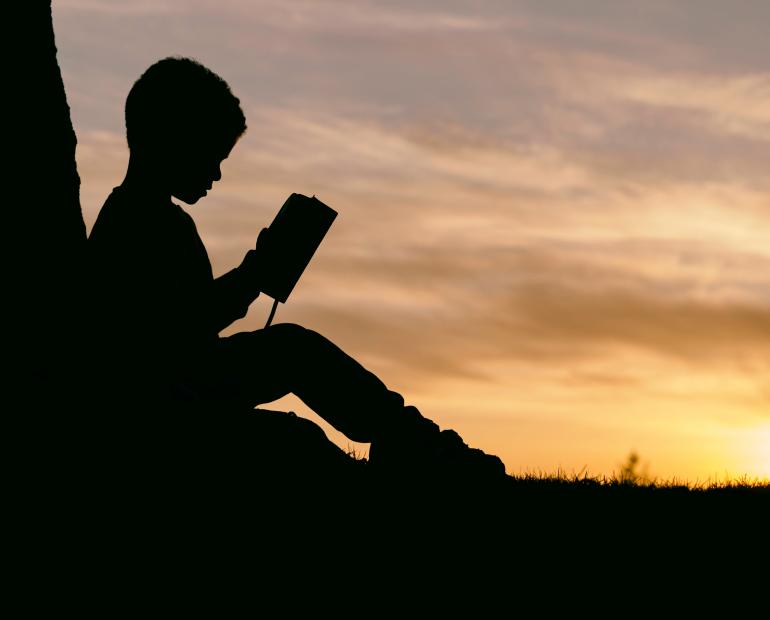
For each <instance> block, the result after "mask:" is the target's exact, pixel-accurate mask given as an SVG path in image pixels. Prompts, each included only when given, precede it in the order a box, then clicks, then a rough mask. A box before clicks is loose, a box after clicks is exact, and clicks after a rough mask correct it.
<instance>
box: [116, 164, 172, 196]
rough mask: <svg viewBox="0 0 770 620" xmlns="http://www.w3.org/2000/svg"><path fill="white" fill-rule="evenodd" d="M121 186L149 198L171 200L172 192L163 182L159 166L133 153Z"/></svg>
mask: <svg viewBox="0 0 770 620" xmlns="http://www.w3.org/2000/svg"><path fill="white" fill-rule="evenodd" d="M120 186H121V187H122V188H123V189H127V190H130V191H132V192H136V193H139V194H142V195H144V196H147V197H148V198H153V199H158V200H163V201H165V202H170V201H171V193H170V192H169V191H168V190H167V189H166V188H165V187H164V186H163V184H162V183H161V181H160V179H159V175H158V173H157V167H156V166H153V165H152V164H151V163H150V162H148V161H147V160H145V159H142V158H140V157H137V156H136V155H134V154H133V153H131V155H130V156H129V159H128V169H127V170H126V176H125V178H124V179H123V182H122V183H121V184H120Z"/></svg>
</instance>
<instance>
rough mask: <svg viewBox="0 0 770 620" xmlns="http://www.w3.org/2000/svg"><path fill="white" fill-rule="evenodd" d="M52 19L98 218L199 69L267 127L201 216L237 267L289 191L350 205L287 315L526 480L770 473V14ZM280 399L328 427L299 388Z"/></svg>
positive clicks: (612, 1)
mask: <svg viewBox="0 0 770 620" xmlns="http://www.w3.org/2000/svg"><path fill="white" fill-rule="evenodd" d="M53 11H54V27H55V31H56V37H57V46H58V50H59V63H60V65H61V68H62V74H63V77H64V83H65V87H66V89H67V95H68V100H69V103H70V106H71V108H72V119H73V123H74V125H75V130H76V132H77V136H78V142H79V144H78V150H77V160H78V167H79V171H80V175H81V179H82V187H81V202H82V206H83V213H84V217H85V220H86V225H87V228H88V229H89V230H90V228H91V226H92V225H93V222H94V220H95V219H96V215H97V213H98V211H99V208H100V207H101V205H102V203H103V202H104V199H105V197H106V196H107V194H108V193H109V192H110V190H111V188H112V187H114V186H116V185H118V184H119V183H120V181H121V180H122V175H123V173H124V172H125V166H126V163H127V158H128V151H127V147H126V145H125V139H124V131H123V104H124V101H125V97H126V95H127V93H128V91H129V89H130V87H131V85H132V84H133V82H134V81H135V80H136V78H138V76H139V75H140V74H141V73H142V72H143V71H144V70H145V69H146V68H147V67H148V66H149V65H150V64H152V63H153V62H155V61H156V60H158V59H160V58H163V57H165V56H169V55H184V56H192V57H194V58H196V59H198V60H199V61H201V62H202V63H204V64H205V65H207V66H209V67H210V68H211V69H212V70H214V71H215V72H217V73H219V74H220V75H221V76H222V77H224V78H225V79H226V80H227V81H228V82H229V84H230V86H231V87H232V89H233V91H234V92H235V93H236V95H237V96H239V97H240V99H241V102H242V105H243V108H244V111H245V114H246V117H247V123H248V126H249V129H248V131H247V133H246V134H245V135H244V137H243V138H242V139H241V141H240V142H239V144H238V145H237V146H236V148H235V149H234V150H233V152H232V154H231V156H230V158H229V159H228V160H227V161H226V162H225V164H224V166H223V170H222V171H223V179H222V181H221V182H220V183H219V184H217V185H216V186H215V188H214V191H213V192H211V195H210V196H209V197H207V198H205V199H204V200H202V201H201V202H199V203H198V204H196V205H195V206H192V207H185V208H186V209H187V210H188V212H189V213H190V214H191V215H192V216H193V217H194V219H195V221H196V222H197V224H198V229H199V232H200V234H201V236H202V238H203V240H204V242H205V243H206V245H207V247H208V249H209V254H210V257H211V260H212V263H213V265H214V270H215V273H217V274H218V273H222V272H224V271H226V270H228V269H230V268H231V267H233V266H235V265H237V264H238V263H239V262H240V260H241V258H242V256H243V254H244V253H245V252H246V251H247V250H248V249H249V248H251V247H252V246H253V244H254V242H255V240H256V236H257V233H258V232H259V230H260V229H261V228H262V227H264V226H266V225H268V224H269V223H270V221H271V220H272V218H273V216H274V214H275V213H276V212H277V210H278V208H279V207H280V206H281V204H282V203H283V202H284V200H285V199H286V197H287V196H288V195H289V194H291V193H292V192H300V193H304V194H308V195H311V194H316V195H317V196H318V197H319V198H320V199H321V200H322V201H324V202H325V203H327V204H329V205H330V206H332V207H333V208H335V209H336V210H337V211H338V212H339V217H338V218H337V220H336V222H335V224H334V226H333V227H332V229H331V230H330V232H329V234H328V235H327V237H326V239H325V240H324V242H323V244H322V246H321V248H320V249H319V250H318V252H317V253H316V256H315V258H314V259H313V261H312V262H311V264H310V266H309V267H308V269H307V271H306V272H305V274H304V275H303V277H302V279H301V280H300V282H299V284H298V285H297V287H296V288H295V290H294V292H293V293H292V295H291V297H290V298H289V300H288V303H287V304H284V305H280V306H279V308H278V311H277V314H276V319H275V322H296V323H300V324H302V325H304V326H306V327H309V328H311V329H314V330H316V331H318V332H320V333H322V334H324V335H325V336H327V337H328V338H330V339H331V340H332V341H334V342H335V343H337V344H338V345H339V346H340V347H342V348H343V349H344V350H345V351H347V352H348V353H350V354H351V355H353V356H354V357H356V358H357V359H358V360H359V361H361V363H363V364H364V365H365V366H366V367H367V368H370V369H371V370H373V371H374V372H375V373H377V374H378V375H379V376H380V377H381V378H382V379H383V381H385V383H386V384H387V385H388V386H389V387H391V388H392V389H394V390H396V391H398V392H400V393H402V394H403V395H404V396H405V398H406V401H407V403H409V404H413V405H415V406H417V407H418V408H419V409H420V410H421V411H422V412H423V413H424V414H425V415H426V416H428V417H430V418H432V419H434V420H436V421H437V422H438V423H439V424H440V425H441V426H442V427H451V428H455V429H456V430H458V431H459V432H460V434H461V435H462V436H463V437H464V438H465V439H466V441H467V442H468V443H469V444H471V445H472V446H475V447H479V448H482V449H484V450H486V451H488V452H492V453H495V454H498V455H499V456H500V457H501V458H502V459H503V460H504V461H505V463H506V465H507V469H508V471H509V473H514V474H516V473H522V472H528V471H544V472H555V471H556V470H557V469H559V468H561V469H563V470H566V471H567V472H571V471H579V470H582V469H584V468H587V469H588V471H589V472H590V473H594V474H610V473H612V472H613V471H614V470H616V469H617V467H618V465H619V463H621V462H622V461H624V460H625V458H626V456H627V455H628V454H629V452H630V451H632V450H634V451H637V452H638V453H639V455H640V457H641V461H642V463H643V464H646V465H647V466H648V469H649V472H650V473H651V474H652V475H657V476H662V477H666V478H671V477H677V478H680V479H688V480H690V481H696V480H700V481H703V480H705V479H707V478H711V479H714V478H717V479H720V480H721V479H723V478H724V477H725V476H727V475H730V476H736V475H743V474H747V475H750V476H760V477H770V3H768V2H766V1H765V0H756V1H748V0H735V1H732V2H726V1H724V0H720V1H711V0H691V1H687V0H679V1H677V2H671V1H670V0H645V1H644V2H638V1H630V0H629V1H623V0H603V1H599V0H583V1H581V2H571V1H569V0H561V1H557V0H530V1H517V0H500V1H496V2H495V1H477V2H470V1H467V0H466V1H462V2H460V1H454V0H431V1H415V0H411V1H406V0H398V1H380V2H367V1H364V0H355V1H354V0H350V1H342V0H339V1H337V0H330V1H321V0H298V1H295V0H265V1H253V0H216V1H214V0H207V1H204V0H200V1H195V0H190V1H184V0H173V1H171V0H151V1H150V0H126V1H117V0H116V1H109V0H54V1H53ZM185 96H187V95H186V94H184V93H180V94H179V99H180V104H183V102H184V99H185ZM183 206H184V205H183ZM271 301H272V300H270V299H269V298H266V297H261V298H260V299H258V300H257V301H256V302H255V303H254V304H253V305H252V308H251V310H250V312H249V314H248V316H247V317H246V318H245V319H243V320H242V321H239V322H238V323H237V324H235V325H233V326H232V328H231V329H229V330H228V332H227V333H232V332H235V331H242V330H253V329H258V328H260V327H262V326H263V325H264V323H265V321H266V320H267V315H268V312H269V309H270V304H271ZM270 407H272V408H283V409H287V410H288V409H291V410H294V411H296V412H297V413H299V414H301V415H307V416H308V417H311V418H312V419H314V420H316V421H318V418H317V417H315V416H314V414H312V412H310V411H309V410H308V409H307V408H306V407H305V406H304V405H302V403H301V402H300V401H299V400H298V399H296V398H295V397H293V396H290V397H287V398H285V399H281V400H280V401H277V402H276V403H274V405H270ZM324 428H326V429H327V430H328V429H329V427H328V426H325V427H324ZM329 435H330V437H332V438H333V439H334V440H335V441H337V442H338V443H340V444H341V445H342V446H347V445H349V444H350V445H354V444H352V443H351V442H348V441H347V440H346V439H345V438H344V437H343V436H341V435H339V434H337V433H335V432H333V431H329ZM356 447H357V449H359V450H364V451H365V449H366V446H356Z"/></svg>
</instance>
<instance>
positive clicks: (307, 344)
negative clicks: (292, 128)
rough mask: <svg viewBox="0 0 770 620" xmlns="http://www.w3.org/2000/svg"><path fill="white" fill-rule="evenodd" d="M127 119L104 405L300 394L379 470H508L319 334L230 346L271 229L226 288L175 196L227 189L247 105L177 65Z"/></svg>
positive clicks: (101, 230) (102, 248)
mask: <svg viewBox="0 0 770 620" xmlns="http://www.w3.org/2000/svg"><path fill="white" fill-rule="evenodd" d="M125 113H126V135H127V139H128V146H129V150H130V159H129V163H128V170H127V172H126V176H125V178H124V180H123V182H122V183H121V184H120V186H118V187H116V188H115V189H114V190H113V192H112V193H111V194H110V196H109V197H108V198H107V200H106V202H105V204H104V206H103V207H102V209H101V211H100V213H99V216H98V219H97V221H96V223H95V225H94V227H93V230H92V232H91V235H90V237H89V241H88V244H89V257H90V264H91V269H92V278H93V279H92V284H91V294H92V306H93V308H94V311H95V317H94V320H93V325H94V330H93V338H92V343H91V350H92V356H93V361H94V364H93V366H94V372H95V373H96V379H97V381H96V383H97V384H98V385H99V386H100V391H99V392H98V394H97V396H96V397H97V398H98V399H104V400H105V401H107V402H109V403H110V404H111V406H114V404H115V400H116V399H118V400H119V401H120V404H122V405H123V406H125V407H127V408H130V409H131V410H132V415H133V416H137V415H138V416H140V417H141V414H142V413H145V414H149V412H150V410H152V409H155V410H158V407H157V406H155V405H156V404H157V405H160V410H161V411H174V410H176V411H184V410H187V409H190V410H191V409H195V408H201V407H202V408H203V409H206V408H208V410H212V409H213V410H215V411H232V410H234V409H235V410H243V409H248V410H251V409H253V408H254V407H255V406H256V405H258V404H261V403H267V402H271V401H273V400H276V399H278V398H281V397H283V396H285V395H286V394H289V393H293V394H295V395H296V396H298V397H299V398H300V399H301V400H302V401H303V402H305V403H306V404H307V405H308V406H309V407H310V408H311V409H312V410H313V411H315V412H316V413H317V414H318V415H320V416H321V417H322V418H323V419H325V420H327V421H328V422H329V423H330V424H331V425H332V426H333V427H335V428H336V429H338V430H339V431H341V432H342V433H344V434H345V435H346V436H347V437H349V438H350V439H352V440H354V441H359V442H372V449H371V458H370V462H371V463H372V465H373V466H375V465H381V466H382V467H383V468H385V469H387V468H388V467H391V466H392V467H393V468H396V469H397V468H399V467H413V466H414V464H415V463H426V462H427V461H431V463H429V466H430V467H434V466H435V465H436V464H437V463H438V464H439V468H440V467H442V466H443V465H441V464H440V463H442V462H449V461H451V462H452V463H453V464H457V463H467V464H468V466H469V467H470V468H471V469H475V470H483V471H484V472H487V473H490V474H492V475H502V474H503V473H504V467H503V464H502V463H501V462H500V460H499V459H498V458H497V457H493V456H489V455H485V454H484V453H483V452H481V451H480V450H471V449H469V448H468V447H467V446H466V445H465V444H464V443H463V442H462V440H461V439H460V438H459V436H458V435H457V433H455V432H454V431H443V432H440V431H439V428H438V426H437V425H436V424H435V423H433V422H431V421H430V420H428V419H426V418H424V417H423V416H422V415H421V414H420V412H419V411H418V410H417V409H416V408H414V407H411V406H405V405H404V399H403V397H402V396H401V395H400V394H398V393H396V392H393V391H391V390H389V389H388V388H387V387H386V386H385V385H384V384H383V383H382V381H380V380H379V379H378V378H377V377H376V376H375V375H374V374H372V373H371V372H369V371H368V370H366V369H365V368H364V367H363V366H361V365H360V364H359V363H358V362H356V361H355V360H354V359H353V358H351V357H350V356H348V355H347V354H346V353H344V352H343V351H342V350H341V349H340V348H339V347H337V346H336V345H335V344H333V343H332V342H330V341H329V340H328V339H326V338H324V337H323V336H321V335H320V334H318V333H316V332H314V331H311V330H309V329H305V328H303V327H301V326H299V325H295V324H277V325H272V326H270V327H268V328H266V329H261V330H257V331H253V332H243V333H238V334H235V335H233V336H230V337H227V338H220V337H219V336H218V334H219V332H220V331H221V330H222V329H224V328H225V327H227V326H228V325H229V324H231V323H232V322H233V321H235V320H237V319H239V318H241V317H243V316H245V314H246V312H247V310H248V307H249V305H250V304H251V302H252V301H254V299H256V297H258V296H259V294H260V284H259V283H260V278H261V275H260V274H261V273H263V272H264V270H266V269H269V268H270V261H271V250H270V243H271V240H270V238H269V230H268V229H263V230H262V232H261V233H260V235H259V238H258V243H257V246H256V249H255V250H251V251H249V252H248V253H247V254H246V256H245V258H244V260H243V262H242V263H241V264H240V265H239V266H238V267H236V268H235V269H233V270H231V271H229V272H228V273H226V274H224V275H222V276H220V277H218V278H214V276H213V274H212V269H211V264H210V262H209V258H208V255H207V253H206V249H205V247H204V245H203V242H202V241H201V239H200V236H199V235H198V232H197V230H196V227H195V224H194V222H193V220H192V218H191V217H190V216H189V215H188V214H187V213H185V211H184V210H183V209H182V208H181V207H179V206H178V205H176V204H174V203H173V202H172V200H171V199H172V197H175V198H177V199H179V200H181V201H183V202H185V203H186V204H188V205H193V204H195V203H197V202H198V200H200V199H201V198H203V197H204V196H206V194H207V192H208V191H210V190H211V188H212V186H213V184H214V183H215V182H217V181H219V180H220V179H221V176H222V175H221V171H220V165H221V163H222V161H223V160H224V159H226V158H227V157H228V155H229V154H230V151H231V150H232V149H233V147H234V146H235V144H236V142H237V141H238V139H239V137H240V136H241V135H242V134H243V133H244V131H245V130H246V122H245V118H244V115H243V112H242V110H241V108H240V103H239V100H238V98H236V97H235V96H234V95H233V94H232V92H231V91H230V88H229V86H228V85H227V84H226V82H225V81H224V80H222V78H220V77H219V76H217V75H216V74H214V73H213V72H211V71H210V70H209V69H207V68H206V67H204V66H202V65H201V64H199V63H197V62H196V61H194V60H191V59H187V58H166V59H164V60H161V61H159V62H157V63H155V64H154V65H152V66H151V67H150V68H149V69H148V70H147V71H146V72H145V73H144V74H143V75H142V76H141V77H140V78H139V80H138V81H137V82H136V83H135V84H134V86H133V87H132V89H131V91H130V93H129V95H128V99H127V100H126V110H125ZM157 418H158V416H157V415H156V416H155V417H154V418H153V419H152V423H153V424H161V423H162V422H161V421H159V420H158V419H157Z"/></svg>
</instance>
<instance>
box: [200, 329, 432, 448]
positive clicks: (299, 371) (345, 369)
mask: <svg viewBox="0 0 770 620" xmlns="http://www.w3.org/2000/svg"><path fill="white" fill-rule="evenodd" d="M214 366H215V368H216V370H215V372H216V375H217V377H218V380H217V383H218V384H219V385H221V387H222V389H224V390H226V391H227V392H228V393H229V395H230V397H232V396H233V395H235V397H236V398H238V399H239V400H241V401H243V402H248V403H249V404H250V406H255V405H258V404H261V403H266V402H270V401H272V400H276V399H278V398H280V397H282V396H285V395H286V394H288V393H293V394H295V395H296V396H298V397H299V398H300V399H301V400H302V401H303V402H304V403H305V404H306V405H308V407H310V408H311V409H312V410H313V411H315V412H316V413H317V414H318V415H320V416H321V417H322V418H323V419H324V420H326V421H327V422H329V424H331V425H332V426H333V427H334V428H336V429H337V430H339V431H340V432H342V433H344V434H345V435H346V436H347V437H349V438H350V439H353V440H354V441H360V442H371V441H372V440H373V439H374V438H375V437H377V436H378V435H381V434H383V433H385V432H389V431H390V429H392V428H395V427H398V426H399V425H400V424H401V422H402V419H406V418H407V417H409V418H414V417H416V416H419V413H418V412H417V410H416V409H414V408H405V407H404V399H403V397H402V396H401V395H400V394H398V393H397V392H393V391H391V390H389V389H388V388H387V387H386V386H385V384H384V383H383V382H382V381H380V379H378V378H377V376H376V375H374V374H373V373H372V372H370V371H368V370H367V369H366V368H364V367H363V366H362V365H361V364H359V363H358V362H357V361H356V360H354V359H353V358H352V357H350V356H349V355H348V354H346V353H345V352H344V351H343V350H342V349H340V348H339V347H338V346H337V345H335V344H334V343H332V342H331V341H330V340H328V339H327V338H325V337H323V336H322V335H320V334H318V333H317V332H314V331H312V330H309V329H305V328H304V327H301V326H299V325H295V324H292V323H283V324H277V325H273V326H271V327H268V328H266V329H261V330H258V331H254V332H242V333H239V334H235V335H233V336H230V337H228V338H222V339H220V341H219V345H218V349H217V353H216V355H215V359H214ZM420 417H421V416H420ZM426 422H427V421H426Z"/></svg>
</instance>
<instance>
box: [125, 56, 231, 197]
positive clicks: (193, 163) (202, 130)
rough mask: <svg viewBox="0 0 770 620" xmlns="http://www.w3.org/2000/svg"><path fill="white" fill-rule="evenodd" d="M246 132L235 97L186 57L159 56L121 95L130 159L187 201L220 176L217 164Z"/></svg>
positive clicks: (206, 70) (227, 88)
mask: <svg viewBox="0 0 770 620" xmlns="http://www.w3.org/2000/svg"><path fill="white" fill-rule="evenodd" d="M244 131H246V119H245V117H244V115H243V111H242V110H241V106H240V101H239V100H238V98H237V97H236V96H235V95H233V93H232V92H231V91H230V87H229V86H228V85H227V82H225V81H224V80H223V79H222V78H221V77H219V76H218V75H217V74H216V73H214V72H212V71H210V70H209V69H207V68H206V67H204V66H203V65H201V64H200V63H198V62H196V61H195V60H192V59H190V58H179V57H173V58H164V59H163V60H160V61H158V62H156V63H155V64H154V65H152V66H151V67H150V68H149V69H147V71H145V72H144V73H143V74H142V76H141V77H140V78H139V79H138V80H137V81H136V83H135V84H134V85H133V87H132V88H131V91H130V92H129V93H128V98H127V99H126V137H127V139H128V148H129V150H130V151H131V158H132V160H134V161H140V162H141V164H142V166H143V167H148V168H149V169H151V170H152V173H153V176H154V178H155V179H156V182H157V183H159V184H161V185H162V187H163V189H164V191H168V193H169V194H170V195H172V196H174V197H176V198H178V199H180V200H183V201H184V202H186V203H188V204H193V203H195V202H197V201H198V200H199V199H200V198H202V197H203V196H205V195H206V192H207V191H208V190H209V189H211V186H212V184H213V183H214V182H216V181H219V179H221V178H222V172H221V169H220V165H221V163H222V161H223V160H224V159H225V158H226V157H227V156H228V155H229V154H230V151H231V150H232V148H233V146H234V145H235V143H236V142H237V141H238V138H240V136H241V135H242V134H243V132H244Z"/></svg>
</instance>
